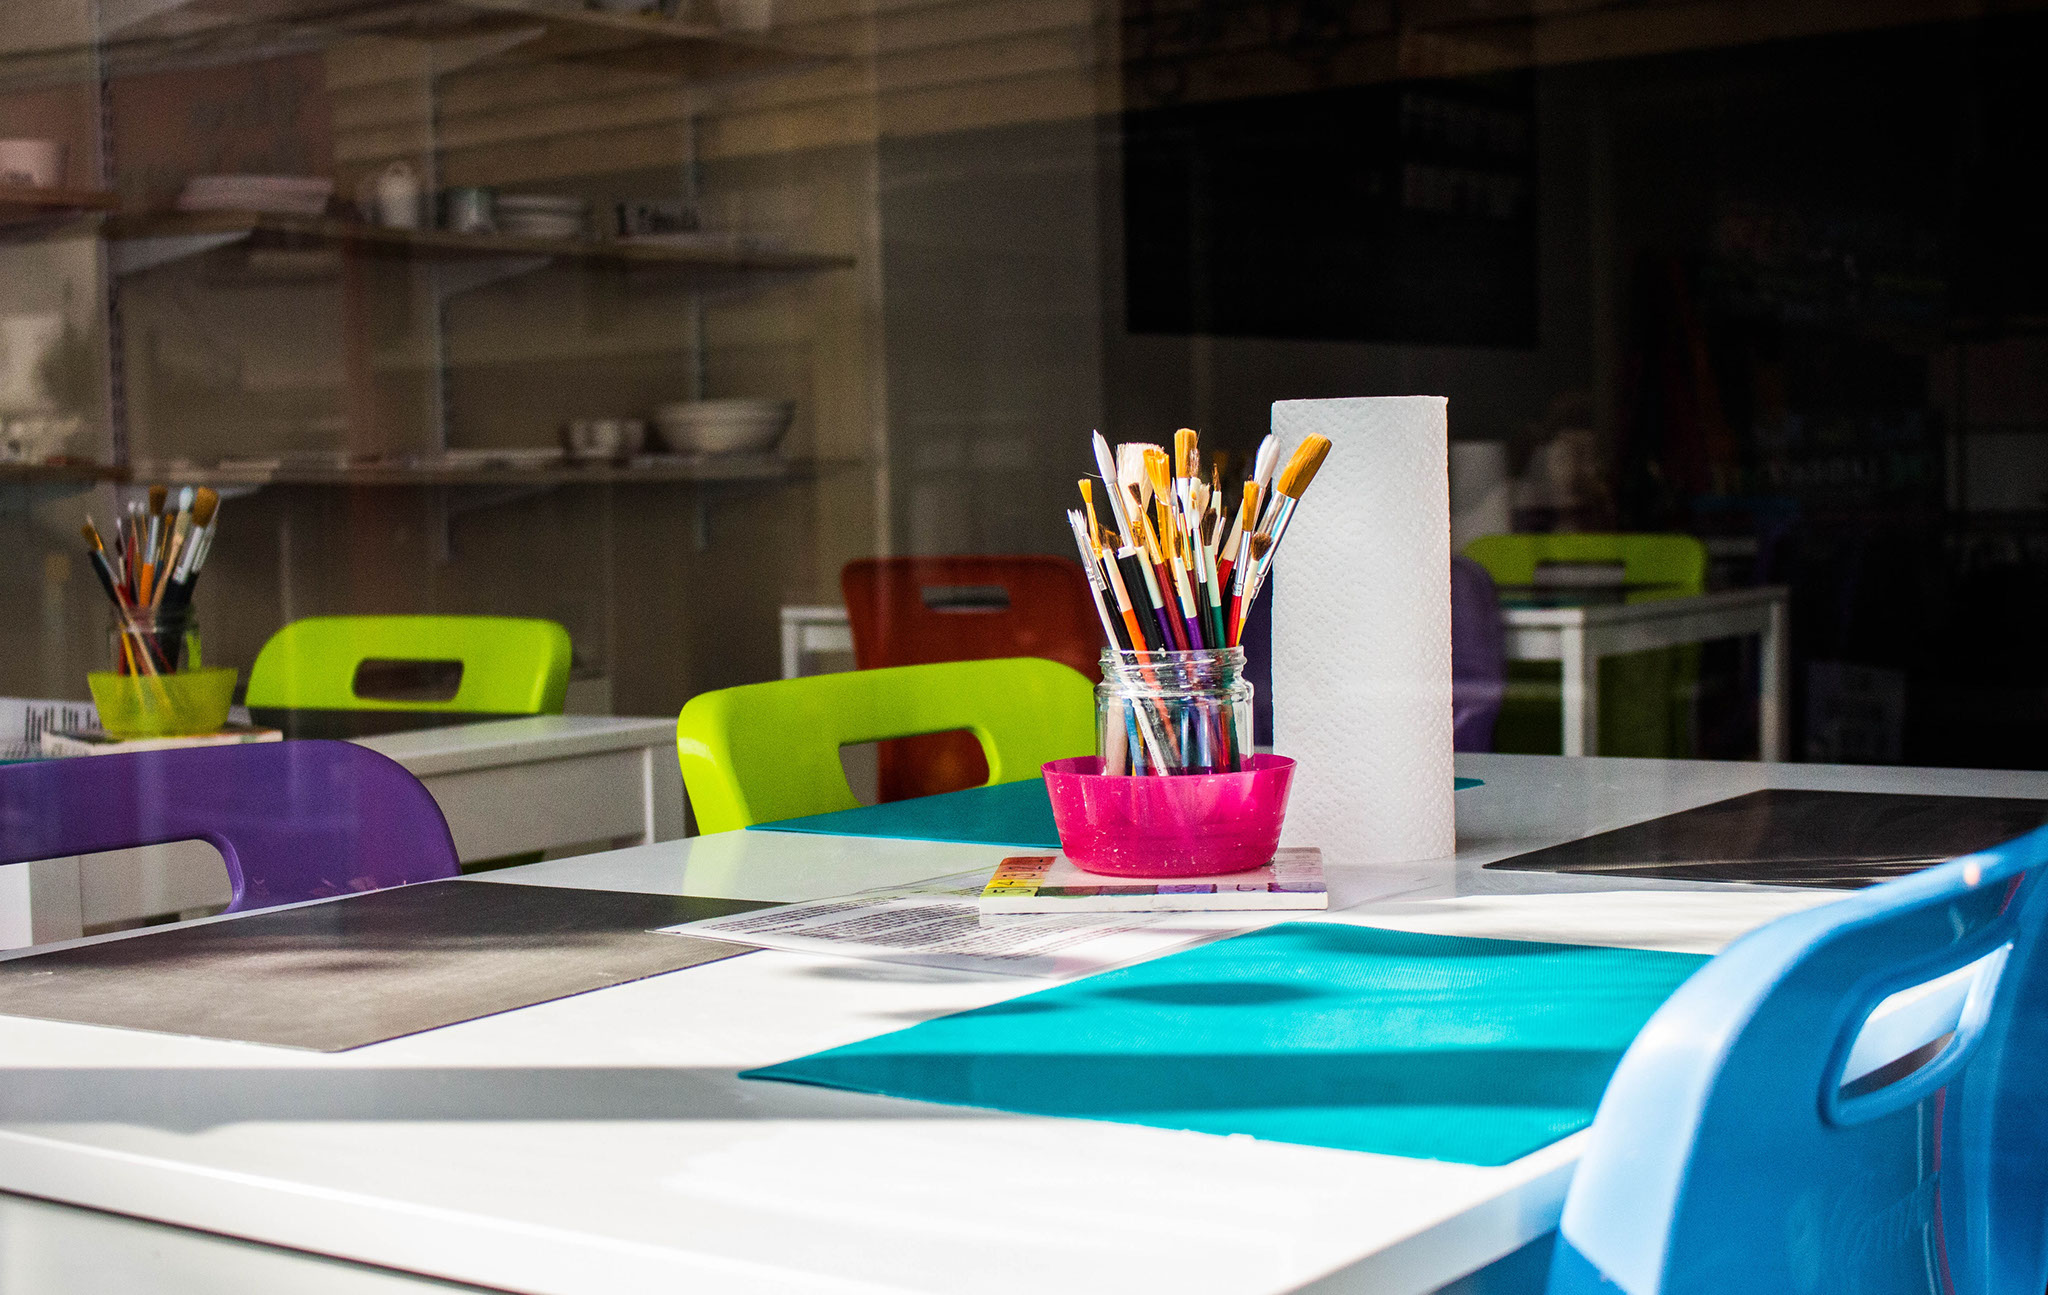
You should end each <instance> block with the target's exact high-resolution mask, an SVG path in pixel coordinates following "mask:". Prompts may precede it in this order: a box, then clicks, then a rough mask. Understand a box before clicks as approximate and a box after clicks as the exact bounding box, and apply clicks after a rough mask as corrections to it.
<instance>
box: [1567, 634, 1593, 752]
mask: <svg viewBox="0 0 2048 1295" xmlns="http://www.w3.org/2000/svg"><path fill="white" fill-rule="evenodd" d="M1558 640H1559V647H1560V648H1561V649H1562V651H1561V652H1560V654H1559V661H1558V666H1559V670H1560V673H1561V674H1562V675H1563V680H1562V682H1563V684H1564V705H1563V711H1564V753H1565V754H1566V755H1598V754H1600V659H1599V658H1598V657H1595V656H1590V655H1588V654H1587V652H1586V631H1585V630H1584V629H1583V628H1580V627H1576V626H1571V627H1567V628H1566V629H1565V630H1564V632H1563V633H1561V634H1560V635H1559V636H1558Z"/></svg>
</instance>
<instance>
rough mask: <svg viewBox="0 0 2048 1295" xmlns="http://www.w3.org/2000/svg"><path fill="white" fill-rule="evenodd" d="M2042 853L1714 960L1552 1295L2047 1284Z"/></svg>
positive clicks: (1598, 1148) (1647, 1067) (1624, 1131)
mask: <svg viewBox="0 0 2048 1295" xmlns="http://www.w3.org/2000/svg"><path fill="white" fill-rule="evenodd" d="M2044 860H2048V828H2044V829H2042V830H2041V831H2037V832H2033V833H2031V834H2029V835H2027V836H2024V837H2021V838H2020V839H2018V840H2016V841H2013V842H2010V843H2008V844H2006V845H2003V846H2000V847H1999V848H1997V849H1995V850H1989V851H1985V852H1983V853H1981V854H1974V855H1968V856H1965V857H1963V858H1961V859H1958V860H1955V861H1953V862H1951V863H1946V864H1943V865H1941V866H1940V867H1936V868H1930V869H1928V870H1927V871H1925V872H1922V873H1918V874H1915V875H1913V876H1910V877H1905V878H1902V879H1900V880H1897V881H1892V882H1887V883H1885V884H1884V885H1881V886H1875V887H1872V888H1871V889H1869V890H1866V891H1862V892H1860V893H1858V894H1855V895H1852V896H1850V897H1849V898H1846V899H1842V900H1839V901H1837V902H1835V903H1832V904H1829V905H1827V906H1825V907H1822V908H1818V909H1813V910H1810V911H1808V912H1804V913H1799V914H1795V915H1793V916H1791V917H1787V918H1784V919H1782V920H1780V921H1777V922H1773V923H1772V924H1771V925H1769V926H1767V927H1764V928H1763V929H1762V930H1759V931H1757V932H1755V933H1753V934H1751V935H1749V936H1748V937H1746V938H1744V939H1742V940H1740V941H1738V942H1737V943H1735V944H1734V945H1732V946H1730V947H1729V949H1728V950H1727V951H1726V952H1725V953H1723V954H1722V955H1721V956H1720V957H1718V958H1716V959H1714V960H1713V961H1712V962H1710V963H1708V964H1707V965H1706V966H1704V967H1702V968H1701V969H1700V971H1699V972H1698V973H1697V974H1695V975H1694V976H1693V977H1692V979H1690V980H1688V981H1687V982H1686V983H1685V984H1684V985H1683V986H1682V987H1680V989H1679V991H1678V992H1677V993H1676V994H1674V995H1673V996H1672V997H1671V999H1670V1000H1669V1001H1668V1002H1667V1003H1665V1005H1664V1006H1663V1007H1662V1008H1661V1009H1659V1010H1658V1012H1657V1014H1656V1015H1655V1016H1654V1017H1652V1018H1651V1019H1650V1023H1649V1024H1648V1025H1647V1026H1646V1027H1644V1030H1643V1032H1642V1034H1641V1035H1640V1036H1639V1037H1638V1038H1637V1040H1636V1042H1635V1044H1634V1046H1632V1047H1631V1048H1630V1049H1629V1051H1628V1053H1627V1055H1626V1056H1625V1057H1624V1058H1623V1059H1622V1063H1621V1065H1620V1067H1619V1068H1618V1069H1617V1070H1616V1071H1615V1074H1614V1078H1613V1080H1612V1081H1611V1082H1610V1084H1609V1086H1608V1089H1607V1093H1606V1096H1605V1098H1604V1099H1603V1100H1602V1102H1601V1104H1600V1111H1599V1115H1598V1116H1597V1118H1596V1119H1595V1120H1594V1123H1593V1128H1592V1131H1591V1132H1590V1134H1589V1135H1588V1136H1589V1138H1590V1142H1589V1144H1588V1146H1587V1148H1586V1151H1585V1154H1584V1156H1583V1157H1582V1159H1581V1161H1580V1165H1579V1169H1578V1173H1577V1176H1576V1177H1575V1178H1574V1179H1573V1181H1572V1186H1571V1192H1570V1194H1569V1196H1568V1197H1567V1199H1566V1202H1565V1209H1564V1221H1563V1224H1562V1225H1561V1227H1560V1230H1559V1231H1560V1235H1559V1239H1558V1244H1557V1247H1556V1249H1555V1251H1554V1252H1553V1254H1552V1257H1551V1268H1550V1280H1549V1290H1550V1292H1551V1295H1582V1293H1583V1295H1590V1293H1591V1292H1594V1291H1599V1292H1602V1295H1694V1293H1698V1295H1708V1293H1709V1292H1711V1293H1712V1295H1726V1293H1727V1292H1734V1291H1740V1292H1742V1295H1795V1293H1796V1295H1820V1293H1822V1292H1827V1293H1830V1295H1832V1293H1833V1292H1856V1293H1857V1295H1907V1293H1910V1295H2040V1293H2041V1292H2042V1291H2043V1290H2044V1289H2048V959H2044V951H2043V942H2042V935H2041V928H2042V923H2043V921H2044V918H2048V888H2044V887H2043V886H2042V885H2041V884H2040V879H2039V873H2040V869H2041V866H2042V864H2043V862H2044ZM1973 964H1974V965H1973ZM1950 973H1954V974H1950ZM1944 976H1947V977H1948V979H1946V980H1941V979H1939V978H1941V977H1944ZM1930 982H1933V983H1930ZM1915 987H1920V988H1918V989H1916V988H1915ZM1905 990H1913V991H1914V993H1913V994H1912V995H1904V996H1902V997H1901V998H1900V999H1897V1000H1894V1001H1892V1002H1890V1003H1886V1000H1887V998H1889V997H1890V996H1891V995H1893V994H1895V993H1899V992H1900V991H1905ZM1909 1000H1910V1001H1909ZM1880 1004H1885V1008H1886V1010H1885V1011H1883V1012H1880V1013H1878V1015H1877V1016H1875V1017H1873V1016H1872V1010H1873V1009H1874V1008H1877V1007H1878V1006H1879V1005H1880ZM1866 1022H1867V1024H1866ZM1923 1043H1924V1044H1925V1046H1919V1045H1922V1044H1923ZM1916 1048H1917V1050H1915V1049H1916Z"/></svg>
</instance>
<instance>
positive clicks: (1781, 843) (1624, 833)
mask: <svg viewBox="0 0 2048 1295" xmlns="http://www.w3.org/2000/svg"><path fill="white" fill-rule="evenodd" d="M2043 823H2048V800H2007V799H2004V798H2002V797H1990V796H1921V795H1902V794H1893V793H1889V792H1861V791H1795V790H1784V789H1772V790H1769V791H1753V792H1750V793H1749V794H1748V795H1746V796H1736V797H1734V798H1733V799H1730V800H1720V801H1715V802H1714V803H1713V804H1711V805H1701V806H1700V807H1699V808H1697V809H1688V810H1684V811H1681V812H1680V813H1676V814H1666V815H1665V816H1664V817H1662V818H1653V819H1650V820H1649V821H1647V822H1643V823H1633V824H1630V825H1629V826H1628V827H1618V828H1616V829H1614V830H1613V831H1611V832H1601V833H1599V834H1597V835H1595V836H1589V837H1585V838H1584V839H1582V840H1578V841H1567V842H1565V843H1564V844H1563V845H1553V846H1548V847H1545V848H1544V849H1541V850H1533V851H1531V852H1529V853H1528V854H1518V855H1516V856H1514V857H1513V858H1510V859H1501V860H1498V861H1497V862H1494V863H1489V864H1487V865H1486V866H1487V867H1489V868H1499V869H1503V870H1506V871H1512V872H1568V873H1582V874H1597V875H1602V876H1613V877H1668V878H1671V879H1674V880H1678V881H1746V882H1756V883H1761V884H1763V885H1768V886H1821V887H1832V888H1838V889H1855V888H1857V887H1861V886H1870V885H1875V884H1876V883H1878V882H1880V881H1884V880H1886V879H1888V878H1891V877H1902V876H1904V875H1906V874H1907V873H1910V872H1918V871H1919V870H1920V869H1922V868H1926V867H1930V866H1932V865H1934V864H1937V863H1941V862H1943V861H1945V860H1948V859H1953V858H1955V857H1956V856H1957V855H1959V854H1968V853H1970V852H1971V851H1972V850H1982V849H1986V848H1988V847H1990V846H1994V845H1998V844H2000V843H2002V842H2005V841H2010V840H2012V839H2013V838H2014V837H2016V836H2024V835H2025V834H2027V833H2028V832H2031V831H2033V830H2034V829H2035V828H2037V827H2040V826H2041V825H2042V824H2043Z"/></svg>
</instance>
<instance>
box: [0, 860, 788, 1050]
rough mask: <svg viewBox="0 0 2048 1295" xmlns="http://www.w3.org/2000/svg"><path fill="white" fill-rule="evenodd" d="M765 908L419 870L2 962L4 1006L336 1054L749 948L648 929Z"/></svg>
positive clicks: (10, 1010) (16, 1011) (49, 1016)
mask: <svg viewBox="0 0 2048 1295" xmlns="http://www.w3.org/2000/svg"><path fill="white" fill-rule="evenodd" d="M766 907H769V905H766V904H761V903H755V902H752V901H747V900H736V899H700V898H694V897H689V896H678V895H641V894H629V893H625V892H621V891H611V890H573V889H570V888H568V887H562V886H519V885H511V884H506V883H499V882H484V881H454V880H451V881H430V882H424V883H422V884H420V885H416V886H399V887H395V888H393V889H390V890H379V891H371V892H368V893H365V894H361V895H350V896H347V897H346V898H342V899H335V900H329V901H326V902H323V903H318V904H307V905H303V906H300V907H297V908H280V909H274V910H271V911H268V912H258V913H251V914H249V915H247V916H245V917H236V918H232V919H229V920H226V921H220V922H208V923H204V924H202V925H198V926H181V927H171V928H168V929H166V930H162V931H152V932H147V933H145V934H142V935H137V936H131V937H129V938H126V939H120V940H108V941H105V942H102V943H99V944H89V945H80V946H78V947H75V948H70V949H57V950H53V951H51V952H49V953H38V954H29V955H27V956H25V957H19V958H12V959H9V960H6V961H0V1013H4V1014H6V1015H8V1016H32V1017H38V1018H41V1019H43V1020H51V1021H73V1022H78V1023H81V1024H85V1025H114V1026H120V1027H123V1028H126V1029H131V1030H153V1031H156V1032H157V1033H161V1034H189V1035H198V1036H200V1037H202V1038H209V1039H232V1040H238V1041H241V1042H246V1043H268V1044H275V1045H277V1046H280V1047H287V1048H308V1049H311V1050H313V1051H317V1052H340V1051H343V1050H345V1049H348V1048H359V1047H362V1046H363V1045H364V1044H366V1043H381V1042H383V1041H384V1040H386V1039H395V1038H399V1037H401V1036H403V1035H407V1034H416V1033H418V1032H419V1031H421V1030H431V1029H436V1028H438V1027H440V1026H443V1025H453V1024H455V1023H456V1022H458V1021H468V1020H474V1019H476V1018H477V1017H479V1016H490V1015H493V1014H494V1013H497V1012H508V1011H511V1010H512V1009H513V1008H516V1007H528V1006H531V1005H532V1004H535V1003H544V1002H547V1001H549V1000H550V999H556V998H566V997H568V996H569V995H571V994H580V993H584V992H586V991H588V990H592V989H603V988H605V987H606V986H609V985H618V984H624V983H625V982H626V981H629V980H639V979H641V978H643V977H646V976H653V975H659V974H660V973H662V972H665V971H680V970H681V969H683V968H684V967H693V966H696V965H697V964H699V963H703V962H715V961H717V960H718V959H720V958H729V957H732V956H733V955H735V954H740V953H746V952H748V950H747V949H746V948H745V947H743V946H740V945H735V944H724V943H721V942H719V941H715V940H699V939H694V938H691V937H688V936H677V935H655V934H653V933H652V931H653V928H654V927H657V926H672V925H674V924H676V923H678V922H690V921H696V920H698V919H700V918H706V917H720V916H723V915H725V914H727V913H741V912H746V911H748V910H751V909H756V908H766Z"/></svg>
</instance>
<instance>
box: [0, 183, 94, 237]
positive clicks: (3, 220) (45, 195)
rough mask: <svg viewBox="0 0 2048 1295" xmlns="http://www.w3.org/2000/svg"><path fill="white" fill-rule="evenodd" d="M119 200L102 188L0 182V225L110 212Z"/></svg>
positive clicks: (40, 221) (34, 222)
mask: <svg viewBox="0 0 2048 1295" xmlns="http://www.w3.org/2000/svg"><path fill="white" fill-rule="evenodd" d="M118 201H120V198H119V195H117V194H114V193H112V192H110V191H107V190H103V189H31V188H29V187H27V186H26V185H18V184H0V227H4V226H8V225H30V224H40V223H42V222H45V221H49V220H57V219H62V218H64V217H66V216H83V215H88V214H90V213H93V212H100V211H112V210H113V209H114V205H115V204H116V203H117V202H118Z"/></svg>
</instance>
